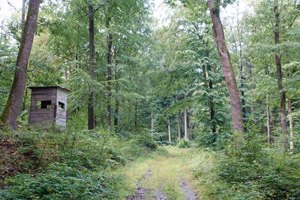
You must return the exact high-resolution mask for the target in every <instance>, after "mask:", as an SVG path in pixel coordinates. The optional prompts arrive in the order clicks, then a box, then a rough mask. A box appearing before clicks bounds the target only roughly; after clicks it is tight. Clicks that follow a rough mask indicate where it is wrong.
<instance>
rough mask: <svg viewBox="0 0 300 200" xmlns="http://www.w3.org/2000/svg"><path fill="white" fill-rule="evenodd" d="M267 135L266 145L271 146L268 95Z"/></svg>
mask: <svg viewBox="0 0 300 200" xmlns="http://www.w3.org/2000/svg"><path fill="white" fill-rule="evenodd" d="M267 134H268V140H267V141H268V145H269V146H270V144H271V128H270V108H269V95H267Z"/></svg>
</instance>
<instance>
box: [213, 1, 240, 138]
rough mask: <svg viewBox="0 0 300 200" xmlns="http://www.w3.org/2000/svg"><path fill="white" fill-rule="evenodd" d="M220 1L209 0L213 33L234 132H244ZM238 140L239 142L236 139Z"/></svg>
mask: <svg viewBox="0 0 300 200" xmlns="http://www.w3.org/2000/svg"><path fill="white" fill-rule="evenodd" d="M219 4H220V1H217V2H216V3H215V2H214V0H208V7H209V10H210V16H211V19H212V22H213V33H214V38H215V43H216V47H217V50H218V53H219V57H220V61H221V65H222V68H223V72H224V77H225V81H226V84H227V88H228V92H229V96H230V105H231V111H232V122H233V129H234V132H243V130H244V129H243V115H242V108H241V101H240V95H239V91H238V87H237V83H236V80H235V75H234V72H233V68H232V64H231V59H230V55H229V51H228V49H227V46H226V43H225V36H224V31H223V27H222V23H221V19H220V8H219V6H220V5H219ZM236 142H238V141H237V140H236Z"/></svg>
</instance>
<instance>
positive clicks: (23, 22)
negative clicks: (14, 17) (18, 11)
mask: <svg viewBox="0 0 300 200" xmlns="http://www.w3.org/2000/svg"><path fill="white" fill-rule="evenodd" d="M25 4H26V0H23V1H22V16H21V23H22V25H23V26H24V24H25Z"/></svg>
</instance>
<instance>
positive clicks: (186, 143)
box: [177, 139, 191, 148]
mask: <svg viewBox="0 0 300 200" xmlns="http://www.w3.org/2000/svg"><path fill="white" fill-rule="evenodd" d="M177 146H178V147H179V148H190V147H191V142H190V141H189V140H184V139H183V140H180V142H179V143H178V144H177Z"/></svg>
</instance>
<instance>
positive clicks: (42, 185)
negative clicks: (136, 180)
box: [0, 164, 125, 200]
mask: <svg viewBox="0 0 300 200" xmlns="http://www.w3.org/2000/svg"><path fill="white" fill-rule="evenodd" d="M122 180H123V179H122V177H120V176H117V175H111V174H108V173H106V172H103V171H95V172H90V171H86V172H84V170H81V171H80V170H78V169H74V168H72V167H68V166H66V165H61V164H52V165H51V169H50V170H49V171H48V172H47V173H44V174H40V175H37V177H36V178H34V177H32V176H30V175H24V174H23V175H18V176H16V177H14V178H11V179H10V180H9V183H10V184H11V185H12V186H11V187H10V188H9V189H7V190H3V191H0V198H1V199H8V200H10V199H11V200H13V199H114V200H115V199H120V198H121V195H122V194H121V193H120V192H118V191H122V188H123V187H124V185H125V184H123V181H122Z"/></svg>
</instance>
